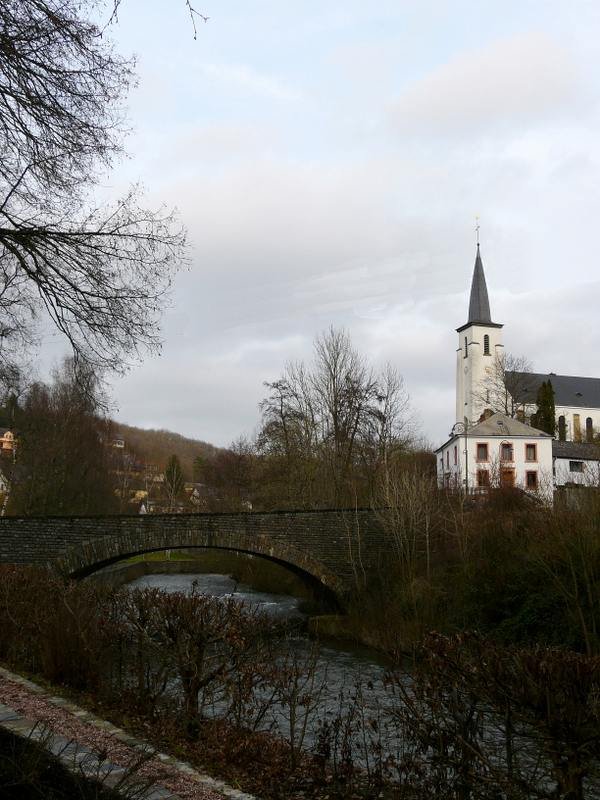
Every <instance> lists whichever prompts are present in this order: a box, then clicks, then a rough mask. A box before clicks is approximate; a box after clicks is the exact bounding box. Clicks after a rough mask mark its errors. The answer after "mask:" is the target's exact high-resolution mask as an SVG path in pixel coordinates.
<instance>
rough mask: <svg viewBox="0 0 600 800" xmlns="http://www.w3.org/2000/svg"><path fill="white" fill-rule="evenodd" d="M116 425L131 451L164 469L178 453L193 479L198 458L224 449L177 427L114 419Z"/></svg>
mask: <svg viewBox="0 0 600 800" xmlns="http://www.w3.org/2000/svg"><path fill="white" fill-rule="evenodd" d="M113 425H114V428H113V430H114V431H115V433H117V432H118V433H120V434H122V435H123V438H124V439H125V447H126V449H127V451H128V452H130V453H134V454H135V455H136V456H137V457H138V458H139V459H140V460H141V461H144V462H146V463H148V464H156V465H157V466H158V467H160V469H161V470H164V468H165V466H166V463H167V461H168V460H169V458H170V457H171V456H172V455H176V456H177V458H178V459H179V461H180V462H181V467H182V469H183V474H184V476H185V479H186V481H191V480H193V477H194V476H193V466H192V465H193V462H194V459H195V458H197V457H198V456H202V457H203V458H213V457H214V456H215V455H217V453H219V452H220V450H221V448H219V447H215V446H214V445H212V444H209V443H208V442H203V441H201V440H200V439H188V438H187V437H185V436H182V435H181V434H179V433H173V431H166V430H154V429H152V428H149V429H145V428H136V427H134V426H132V425H125V424H123V423H121V422H114V423H113Z"/></svg>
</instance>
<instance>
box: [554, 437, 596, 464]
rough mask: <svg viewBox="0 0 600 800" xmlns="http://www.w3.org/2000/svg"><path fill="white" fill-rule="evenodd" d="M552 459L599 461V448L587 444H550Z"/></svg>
mask: <svg viewBox="0 0 600 800" xmlns="http://www.w3.org/2000/svg"><path fill="white" fill-rule="evenodd" d="M552 455H553V456H554V458H576V459H577V460H578V461H600V447H598V445H596V444H591V443H589V442H556V441H555V442H552Z"/></svg>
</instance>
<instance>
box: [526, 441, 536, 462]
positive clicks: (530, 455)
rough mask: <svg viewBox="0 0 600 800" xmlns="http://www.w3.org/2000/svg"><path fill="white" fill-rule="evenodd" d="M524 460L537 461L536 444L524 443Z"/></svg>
mask: <svg viewBox="0 0 600 800" xmlns="http://www.w3.org/2000/svg"><path fill="white" fill-rule="evenodd" d="M525 461H537V444H526V445H525Z"/></svg>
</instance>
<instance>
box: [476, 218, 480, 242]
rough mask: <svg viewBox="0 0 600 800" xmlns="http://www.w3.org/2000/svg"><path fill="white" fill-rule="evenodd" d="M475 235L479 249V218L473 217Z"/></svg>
mask: <svg viewBox="0 0 600 800" xmlns="http://www.w3.org/2000/svg"><path fill="white" fill-rule="evenodd" d="M475 235H476V236H477V247H479V217H475Z"/></svg>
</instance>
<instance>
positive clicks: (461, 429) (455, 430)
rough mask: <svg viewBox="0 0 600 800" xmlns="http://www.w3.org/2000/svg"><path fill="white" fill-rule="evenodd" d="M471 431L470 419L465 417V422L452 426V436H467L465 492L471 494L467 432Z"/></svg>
mask: <svg viewBox="0 0 600 800" xmlns="http://www.w3.org/2000/svg"><path fill="white" fill-rule="evenodd" d="M468 433H469V420H468V419H467V418H466V417H465V421H464V422H455V423H454V425H453V426H452V431H451V432H450V435H451V436H460V435H462V434H464V436H465V451H464V452H465V494H469V440H468V438H467V434H468Z"/></svg>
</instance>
